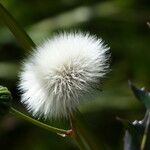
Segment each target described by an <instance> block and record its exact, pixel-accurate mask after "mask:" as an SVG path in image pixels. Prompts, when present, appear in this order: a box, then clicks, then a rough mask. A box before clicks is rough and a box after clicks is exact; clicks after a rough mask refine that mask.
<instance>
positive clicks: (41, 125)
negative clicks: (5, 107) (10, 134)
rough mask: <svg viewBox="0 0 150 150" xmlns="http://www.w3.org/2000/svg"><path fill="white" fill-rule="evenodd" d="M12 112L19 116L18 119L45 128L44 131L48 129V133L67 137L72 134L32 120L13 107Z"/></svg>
mask: <svg viewBox="0 0 150 150" xmlns="http://www.w3.org/2000/svg"><path fill="white" fill-rule="evenodd" d="M10 112H11V113H12V114H15V115H16V116H18V117H20V118H22V119H24V120H26V121H28V122H31V123H32V124H34V125H36V126H39V127H41V128H44V129H46V130H48V131H51V132H54V133H57V134H59V135H64V136H67V135H69V134H70V133H71V130H64V129H59V128H55V127H52V126H49V125H47V124H44V123H42V122H40V121H37V120H35V119H33V118H31V117H29V116H27V115H25V114H23V113H21V112H20V111H18V110H16V109H14V108H13V107H11V109H10Z"/></svg>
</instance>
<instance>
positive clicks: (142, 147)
mask: <svg viewBox="0 0 150 150" xmlns="http://www.w3.org/2000/svg"><path fill="white" fill-rule="evenodd" d="M149 125H150V110H148V117H147V121H146V126H145V130H144V134H143V138H142V143H141V150H144V149H145V145H146V141H147V135H148V130H149Z"/></svg>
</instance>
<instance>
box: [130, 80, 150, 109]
mask: <svg viewBox="0 0 150 150" xmlns="http://www.w3.org/2000/svg"><path fill="white" fill-rule="evenodd" d="M129 86H130V88H131V90H132V91H133V93H134V95H135V97H136V98H137V99H138V100H139V101H141V102H142V103H143V104H144V105H145V107H146V108H147V109H150V93H149V92H148V91H146V90H145V89H143V88H142V89H140V88H137V87H136V86H134V85H133V84H132V83H131V82H129Z"/></svg>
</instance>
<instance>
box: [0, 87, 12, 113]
mask: <svg viewBox="0 0 150 150" xmlns="http://www.w3.org/2000/svg"><path fill="white" fill-rule="evenodd" d="M11 99H12V97H11V93H10V91H9V90H8V89H7V88H6V87H3V86H0V115H4V114H6V113H7V112H8V111H9V109H10V106H11Z"/></svg>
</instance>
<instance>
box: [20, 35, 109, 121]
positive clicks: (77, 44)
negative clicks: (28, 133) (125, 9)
mask: <svg viewBox="0 0 150 150" xmlns="http://www.w3.org/2000/svg"><path fill="white" fill-rule="evenodd" d="M108 50H109V48H108V47H106V46H104V45H103V42H102V40H101V39H97V38H96V37H95V36H90V35H89V34H83V33H63V34H59V35H56V36H55V37H54V38H53V39H49V40H47V41H45V42H44V43H43V44H42V45H40V46H38V47H37V48H36V49H34V51H33V53H32V55H31V56H30V57H29V58H28V59H26V61H25V62H24V63H23V69H22V72H21V73H20V83H19V88H20V89H21V91H22V98H21V101H22V102H23V103H24V104H25V105H26V106H27V108H28V110H29V111H30V112H32V114H33V115H34V116H38V117H41V116H43V117H44V118H49V117H51V118H61V117H66V118H67V117H68V116H69V114H72V112H73V111H75V110H76V109H77V106H78V104H79V103H80V102H81V101H82V100H83V99H84V96H85V95H86V94H89V93H91V94H92V91H93V89H94V88H95V86H96V85H97V84H99V83H100V82H101V79H102V78H103V77H104V75H105V74H106V73H107V72H108V70H109V63H108V59H109V54H108Z"/></svg>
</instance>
